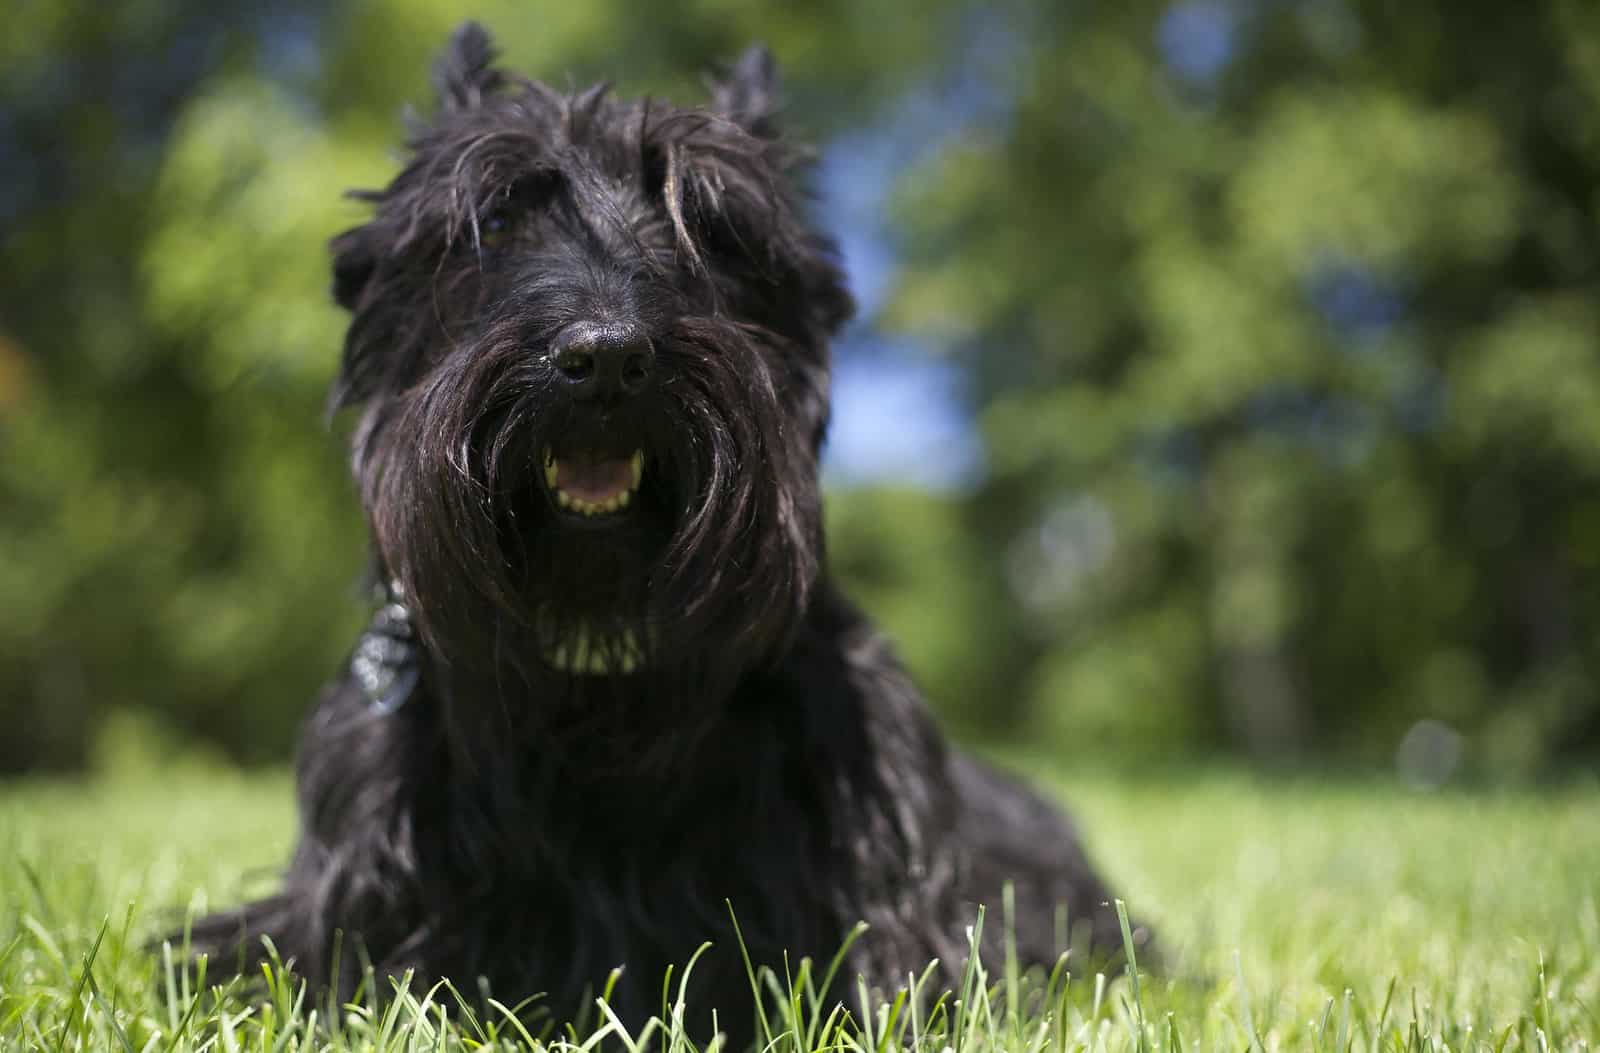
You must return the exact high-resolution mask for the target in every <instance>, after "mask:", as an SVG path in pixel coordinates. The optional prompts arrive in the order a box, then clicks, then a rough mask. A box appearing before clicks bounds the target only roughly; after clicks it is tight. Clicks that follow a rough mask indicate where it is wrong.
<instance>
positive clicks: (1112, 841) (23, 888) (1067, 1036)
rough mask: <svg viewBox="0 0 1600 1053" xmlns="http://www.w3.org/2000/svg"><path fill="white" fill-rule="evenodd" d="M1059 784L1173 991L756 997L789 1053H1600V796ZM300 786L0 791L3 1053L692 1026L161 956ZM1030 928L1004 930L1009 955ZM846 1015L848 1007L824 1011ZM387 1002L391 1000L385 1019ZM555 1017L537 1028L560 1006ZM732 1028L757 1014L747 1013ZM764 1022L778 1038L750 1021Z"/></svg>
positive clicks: (984, 989)
mask: <svg viewBox="0 0 1600 1053" xmlns="http://www.w3.org/2000/svg"><path fill="white" fill-rule="evenodd" d="M1039 777H1040V778H1041V780H1042V781H1045V782H1049V783H1053V784H1054V785H1055V786H1056V788H1058V789H1060V790H1062V791H1063V793H1064V795H1065V796H1066V797H1067V799H1068V800H1070V801H1071V802H1072V803H1073V804H1074V806H1075V808H1076V810H1077V813H1078V815H1079V817H1080V820H1081V822H1082V823H1083V825H1084V827H1085V833H1086V835H1087V837H1088V841H1089V844H1090V845H1091V847H1092V849H1093V850H1094V851H1095V853H1096V855H1097V856H1098V857H1099V858H1100V860H1101V861H1102V862H1103V863H1104V864H1105V865H1106V868H1107V870H1108V871H1109V872H1110V873H1111V874H1112V875H1113V877H1114V879H1115V880H1116V881H1117V882H1118V883H1119V884H1120V885H1121V887H1124V888H1126V889H1127V890H1128V891H1129V895H1130V902H1131V904H1132V909H1133V913H1134V914H1136V915H1138V916H1140V917H1141V918H1147V919H1149V920H1151V921H1152V922H1153V923H1154V924H1155V925H1156V928H1157V931H1158V934H1159V936H1160V939H1161V960H1160V962H1159V963H1158V965H1157V968H1155V969H1154V970H1151V969H1150V968H1148V966H1146V967H1145V968H1143V969H1141V970H1139V971H1137V972H1135V973H1134V974H1133V975H1119V976H1115V977H1107V976H1102V975H1089V976H1081V975H1077V974H1075V973H1074V972H1073V969H1072V964H1073V963H1071V962H1070V961H1069V962H1063V963H1061V964H1060V965H1058V967H1057V968H1056V969H1055V970H1054V971H1053V972H1052V973H1051V974H1050V975H1048V976H1044V975H1030V974H1027V973H1024V972H1022V971H1020V970H1019V969H1018V968H1017V966H1016V962H1015V960H1014V959H1013V958H1012V957H1011V956H1007V957H1006V958H1005V959H1004V960H1002V961H998V962H996V961H987V962H978V961H975V960H974V961H968V962H967V963H966V964H965V968H964V971H963V972H962V974H961V975H962V977H963V980H962V983H961V984H960V986H959V988H958V989H957V990H956V991H954V992H942V991H937V990H935V989H934V986H935V985H934V981H933V974H932V973H931V972H925V973H923V974H922V975H921V976H919V977H909V976H908V977H907V978H906V987H905V989H904V990H901V991H868V990H866V989H865V987H864V986H863V985H862V984H860V983H859V982H858V981H857V978H855V977H853V976H848V975H844V974H843V972H842V970H841V969H840V965H839V961H838V960H835V961H834V962H832V963H823V962H817V963H813V962H794V963H791V967H790V969H789V970H788V971H787V975H785V976H777V975H774V974H771V973H765V974H763V975H759V976H752V978H751V980H752V991H760V992H762V994H763V995H764V997H763V999H762V1002H761V1006H762V1009H761V1013H760V1016H759V1024H758V1034H760V1035H761V1036H762V1039H761V1045H762V1047H763V1048H765V1049H770V1050H773V1051H774V1053H800V1051H811V1050H824V1049H829V1050H855V1051H861V1053H866V1051H872V1053H887V1051H888V1050H890V1049H893V1048H915V1049H918V1050H926V1051H928V1053H944V1051H947V1050H948V1051H951V1053H967V1051H969V1050H980V1049H981V1050H992V1049H1002V1050H1006V1051H1008V1053H1068V1051H1091V1050H1093V1051H1101V1050H1105V1051H1117V1053H1120V1051H1124V1050H1126V1051H1131V1053H1182V1051H1184V1050H1190V1049H1216V1048H1222V1049H1229V1050H1233V1051H1240V1050H1248V1051H1249V1053H1276V1051H1278V1050H1289V1049H1306V1050H1311V1051H1314V1053H1352V1051H1371V1053H1377V1051H1391V1050H1392V1051H1396V1053H1401V1051H1407V1053H1408V1051H1411V1050H1428V1051H1444V1050H1486V1051H1498V1050H1502V1049H1515V1050H1523V1049H1525V1050H1536V1051H1539V1053H1544V1051H1546V1050H1555V1049H1561V1050H1567V1049H1572V1050H1576V1049H1591V1048H1593V1047H1594V1045H1595V1043H1596V1041H1597V1039H1600V1021H1597V1017H1596V1013H1597V1012H1600V912H1597V906H1596V904H1597V897H1600V836H1597V834H1600V789H1597V787H1596V786H1595V785H1594V784H1593V783H1590V784H1587V785H1583V786H1573V787H1568V788H1564V789H1561V790H1556V791H1547V792H1537V793H1536V792H1532V791H1517V792H1489V791H1475V792H1456V793H1444V794H1433V795H1425V794H1416V793H1412V792H1409V791H1406V790H1403V789H1401V788H1400V787H1398V786H1396V785H1393V784H1387V783H1361V782H1348V783H1333V784H1327V783H1313V782H1310V781H1296V780H1287V781H1279V782H1262V781H1259V780H1253V779H1249V778H1246V777H1244V776H1239V775H1233V774H1228V773H1211V774H1198V775H1196V774H1190V775H1187V776H1182V777H1179V776H1166V777H1160V778H1155V779H1153V780H1151V781H1147V782H1140V781H1134V780H1132V779H1126V778H1124V779H1110V778H1106V777H1101V776H1080V777H1072V778H1066V779H1054V780H1052V779H1049V778H1047V777H1046V776H1044V775H1042V774H1041V775H1040V776H1039ZM290 802H291V788H290V786H289V783H288V781H287V779H285V778H284V777H282V776H269V777H241V776H236V775H230V774H205V775H201V774H193V773H190V774H181V773H180V774H174V775H172V776H170V777H169V778H166V779H159V778H145V779H141V780H137V781H130V780H119V781H112V782H102V783H93V784H85V785H81V786H73V785H66V784H55V783H38V784H22V785H17V786H12V787H10V788H7V789H5V790H0V851H3V852H4V858H3V860H0V1046H4V1047H5V1048H8V1049H9V1048H25V1049H49V1050H58V1049H59V1050H121V1051H128V1050H137V1051H145V1050H152V1051H154V1050H260V1051H266V1050H333V1051H339V1050H356V1049H361V1050H402V1049H403V1050H420V1049H429V1050H432V1049H451V1050H456V1049H460V1050H476V1049H487V1048H494V1049H509V1048H543V1049H548V1050H563V1051H564V1050H595V1049H600V1048H604V1049H607V1050H623V1051H626V1053H643V1051H644V1050H646V1049H651V1050H671V1051H674V1053H689V1051H691V1050H705V1049H707V1048H708V1046H710V1045H712V1044H719V1045H720V1043H717V1042H716V1040H715V1039H714V1037H713V1036H710V1035H700V1034H692V1033H690V1031H689V1029H687V1028H686V1026H685V1020H686V1019H688V1017H687V1016H686V1014H685V1007H684V1002H683V991H684V989H685V988H684V984H685V981H686V977H687V976H688V975H689V972H690V970H692V969H693V963H692V962H691V963H685V967H684V968H683V969H680V970H678V972H677V974H676V975H670V976H668V977H665V978H663V984H662V1007H661V1012H660V1014H659V1016H658V1017H657V1018H656V1019H654V1020H652V1021H650V1022H649V1023H648V1024H647V1025H646V1026H644V1027H643V1028H640V1029H638V1030H637V1031H630V1030H629V1028H628V1027H626V1026H624V1023H623V1021H621V1020H619V1019H618V1018H617V1017H615V1016H614V1015H613V1014H612V1013H611V1011H610V1008H609V1006H608V1005H607V1003H606V1001H605V992H604V991H602V993H601V997H600V998H599V999H597V1001H596V1004H595V1006H594V1011H593V1013H592V1014H590V1015H589V1016H588V1018H587V1019H585V1020H582V1021H578V1022H574V1023H572V1024H570V1025H565V1024H559V1025H558V1023H557V1022H553V1021H550V1020H548V1019H545V1018H541V1017H539V1016H538V1015H537V1014H536V1013H533V1014H530V1013H527V1012H525V1011H524V1010H525V1009H526V1008H527V1006H526V1005H524V1006H507V1005H504V1004H502V1003H499V1002H495V1001H493V1000H488V1001H485V1000H484V999H483V998H482V997H481V996H480V995H479V993H478V991H477V988H476V986H475V984H473V983H471V982H470V981H466V982H462V981H463V978H457V980H458V983H457V984H455V985H452V984H439V985H435V986H433V987H431V988H428V989H421V988H419V987H418V986H417V985H415V984H414V983H413V981H412V980H411V979H410V978H409V977H399V978H388V977H378V976H373V975H371V974H370V973H369V974H367V975H366V976H365V979H364V981H363V983H362V984H361V986H360V990H359V992H358V994H357V996H356V997H355V998H354V999H353V1000H352V1001H351V1002H350V1003H349V1004H347V1005H343V1006H334V1005H330V1004H328V1003H327V1002H326V1000H324V999H322V998H320V997H319V996H317V995H316V994H315V993H313V992H308V991H306V990H305V989H304V988H303V987H302V986H301V985H300V984H298V983H297V981H296V980H295V978H294V976H293V974H292V972H291V971H289V970H287V969H285V968H284V967H283V966H282V964H281V963H277V962H276V961H275V962H274V963H273V964H271V965H270V966H268V967H267V968H265V969H264V970H263V971H262V975H261V976H260V977H259V978H253V979H255V980H257V981H258V982H256V983H254V984H253V985H252V986H249V987H248V988H247V987H246V985H244V984H241V983H240V982H239V981H225V982H219V981H218V979H217V977H216V974H215V970H212V971H211V975H206V973H205V971H204V970H200V973H199V975H192V974H191V973H190V972H189V971H187V970H184V969H182V968H179V967H178V964H177V963H179V962H181V961H182V960H183V953H182V947H181V945H180V946H177V947H170V946H169V947H166V948H163V949H162V950H161V951H160V952H159V953H151V952H150V951H148V950H146V941H147V940H148V939H149V938H150V937H151V936H152V935H154V934H158V933H160V932H162V931H167V930H169V929H170V928H172V927H178V926H181V922H182V918H183V916H184V911H185V910H186V909H187V910H191V911H192V910H198V909H199V908H200V907H201V906H202V905H204V904H208V903H209V904H210V905H213V906H215V905H218V904H221V903H224V902H230V901H233V900H235V899H237V898H239V897H241V896H242V895H244V894H245V893H246V892H247V891H259V890H260V889H261V888H262V887H266V886H269V885H270V884H271V882H272V880H273V878H272V874H273V870H274V868H275V867H277V866H278V865H280V864H281V862H282V860H283V859H284V858H285V856H286V853H287V851H288V848H289V845H290V841H291V837H292V829H293V822H292V812H291V805H290ZM1007 907H1008V905H1007V904H994V905H991V910H990V911H989V912H987V917H984V916H982V915H980V916H978V917H975V918H974V928H975V931H977V930H978V929H979V928H980V927H981V926H984V925H995V924H999V925H1005V924H1007V922H1006V918H1007V915H1008V910H1007ZM820 990H827V991H829V992H830V997H827V998H824V997H821V996H820V995H819V994H818V992H819V991H820ZM379 994H381V995H382V996H383V997H378V995H379ZM533 1004H536V1003H533ZM717 1008H718V1009H719V1010H720V1011H722V1013H723V1014H724V1016H725V1017H726V1015H727V1014H730V1013H736V1012H737V1013H744V1014H748V1013H749V1011H750V1007H749V1005H748V1004H747V1005H744V1006H733V1007H720V1006H719V1007H717ZM746 1018H748V1017H746Z"/></svg>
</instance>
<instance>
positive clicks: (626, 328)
mask: <svg viewBox="0 0 1600 1053" xmlns="http://www.w3.org/2000/svg"><path fill="white" fill-rule="evenodd" d="M550 350H551V354H552V357H553V359H554V362H555V367H556V373H557V374H558V375H559V376H560V377H561V379H562V380H564V381H565V382H566V383H567V384H568V385H570V388H571V391H572V393H573V395H574V396H576V397H577V398H580V399H597V400H603V401H613V402H614V401H617V400H619V399H624V398H632V397H634V396H635V395H638V394H639V393H640V392H642V391H644V389H645V388H647V387H649V386H650V379H651V377H652V376H653V375H654V374H655V369H656V353H655V350H654V349H653V348H652V347H651V346H650V341H649V339H648V338H647V337H646V336H645V335H644V333H643V331H641V330H640V329H639V327H638V326H634V325H626V324H610V325H602V324H599V323H596V322H577V323H574V324H573V325H569V326H567V328H565V329H563V330H562V331H561V333H560V335H558V336H557V337H556V339H555V342H554V344H552V345H551V349H550Z"/></svg>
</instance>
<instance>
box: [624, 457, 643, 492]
mask: <svg viewBox="0 0 1600 1053" xmlns="http://www.w3.org/2000/svg"><path fill="white" fill-rule="evenodd" d="M628 467H629V468H630V469H632V470H633V482H631V483H629V484H628V489H630V490H637V489H639V480H640V479H643V478H644V451H643V450H634V451H633V456H632V457H630V458H629V459H628Z"/></svg>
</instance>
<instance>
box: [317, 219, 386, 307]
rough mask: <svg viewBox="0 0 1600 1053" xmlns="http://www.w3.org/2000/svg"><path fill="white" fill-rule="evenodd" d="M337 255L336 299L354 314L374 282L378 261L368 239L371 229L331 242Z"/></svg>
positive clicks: (350, 232)
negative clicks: (369, 284)
mask: <svg viewBox="0 0 1600 1053" xmlns="http://www.w3.org/2000/svg"><path fill="white" fill-rule="evenodd" d="M328 248H329V249H331V250H332V252H333V299H334V302H335V303H337V304H338V305H339V306H340V307H343V308H344V309H345V310H347V311H354V310H355V309H356V305H357V304H359V303H360V302H361V294H362V293H363V292H365V291H366V288H367V283H368V282H370V281H371V280H372V272H373V271H374V270H376V269H377V264H378V259H377V256H376V255H375V254H374V253H373V251H372V246H371V244H370V243H369V242H368V239H367V228H365V227H354V228H352V229H350V230H347V231H345V232H344V233H343V234H340V235H339V236H338V237H336V238H334V239H333V240H332V241H331V242H329V243H328Z"/></svg>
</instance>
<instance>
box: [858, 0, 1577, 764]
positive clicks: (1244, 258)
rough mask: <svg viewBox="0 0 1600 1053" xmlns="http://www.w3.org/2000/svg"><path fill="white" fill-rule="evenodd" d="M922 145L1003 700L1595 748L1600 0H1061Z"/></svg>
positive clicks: (1165, 720) (939, 294)
mask: <svg viewBox="0 0 1600 1053" xmlns="http://www.w3.org/2000/svg"><path fill="white" fill-rule="evenodd" d="M1016 17H1017V18H1018V23H1017V28H1018V31H1017V32H1016V34H1015V36H1014V39H1015V41H1016V52H1015V68H1016V69H1017V71H1018V73H1017V77H1018V80H1019V84H1020V90H1019V91H1018V92H1017V94H1016V98H1015V105H1014V108H1013V109H1012V111H1011V112H1010V113H1009V114H1008V115H1007V118H1006V119H1005V120H1003V121H998V122H989V123H988V124H986V125H985V126H982V127H972V128H970V129H968V131H967V133H966V134H965V135H963V136H960V137H957V138H956V139H954V140H953V141H952V142H951V143H950V144H948V146H947V147H946V148H945V149H944V150H942V152H941V154H940V156H939V158H938V160H937V161H936V162H935V163H933V164H931V165H928V166H926V167H924V168H922V169H920V170H918V171H915V172H913V173H912V174H911V175H910V176H909V177H908V180H907V186H906V187H905V190H904V193H903V194H902V195H901V198H900V205H899V211H898V217H899V219H900V221H901V224H902V230H903V231H904V247H905V250H906V252H907V253H908V256H909V258H910V260H911V266H910V267H909V269H908V271H907V273H906V274H905V275H904V278H903V281H902V282H901V283H900V286H899V289H898V293H897V296H896V298H895V301H894V303H893V305H892V307H891V309H890V311H889V316H890V318H891V319H892V320H893V321H894V322H895V323H896V324H897V325H898V326H900V327H903V328H904V329H907V330H910V331H913V332H916V333H920V334H922V335H924V336H925V337H927V338H929V339H931V340H934V341H937V342H938V343H940V344H942V345H944V346H948V347H950V348H953V349H956V351H957V352H958V353H960V354H962V355H965V356H966V360H967V361H968V362H969V363H970V365H971V368H972V369H973V370H974V371H975V373H976V375H977V377H978V383H979V390H980V393H981V398H982V401H983V404H984V410H983V414H982V419H981V425H982V429H983V432H984V436H985V439H986V441H987V445H988V450H989V455H990V462H991V463H990V474H989V476H988V479H987V481H986V483H985V485H984V488H983V491H982V492H981V493H980V494H979V495H978V496H977V497H976V498H975V499H974V500H973V501H971V502H970V503H969V505H968V509H969V514H970V522H969V526H970V529H971V530H972V531H973V532H975V533H976V534H977V535H978V536H981V537H984V538H987V539H992V540H993V541H994V543H995V544H996V546H997V547H999V548H1000V549H1001V550H1002V551H1003V552H1004V554H1005V556H1004V558H1005V562H1006V573H1007V574H1008V575H1009V578H1010V581H1011V586H1012V594H1013V596H1014V597H1015V601H1016V604H1017V606H1018V609H1019V610H1020V611H1021V612H1022V614H1023V618H1024V623H1025V626H1026V628H1027V631H1028V634H1029V638H1030V640H1031V657H1030V659H1029V660H1027V661H1023V662H1019V663H1016V664H1014V665H1012V666H1010V667H1009V668H1010V669H1012V670H1013V671H1014V680H1013V684H1014V690H1012V691H998V692H997V693H998V694H999V695H1000V697H1015V698H1017V699H1020V700H1022V701H1023V705H1022V706H1021V707H1019V708H1018V709H1017V710H1016V711H1014V712H1013V713H1012V714H1011V716H1012V719H1013V724H1012V726H1013V727H1022V728H1031V729H1033V730H1035V731H1042V732H1049V733H1054V734H1058V735H1070V736H1073V737H1074V738H1075V739H1078V740H1081V739H1082V738H1084V737H1093V738H1094V739H1095V741H1107V740H1108V739H1111V740H1119V739H1120V740H1121V741H1123V742H1125V743H1127V744H1130V745H1136V746H1141V747H1144V748H1152V749H1164V748H1167V747H1170V746H1173V745H1179V744H1194V743H1199V744H1205V743H1211V744H1230V745H1233V746H1236V747H1238V748H1240V749H1242V750H1247V751H1249V752H1251V753H1252V754H1255V755H1256V756H1259V757H1264V758H1275V759H1284V760H1291V759H1293V758H1295V757H1298V756H1301V755H1303V754H1305V753H1306V752H1307V751H1309V750H1310V749H1311V748H1313V747H1317V748H1319V749H1324V750H1344V751H1353V752H1355V753H1357V754H1362V755H1366V756H1368V757H1380V758H1387V757H1388V756H1390V755H1392V751H1393V750H1394V748H1395V743H1396V742H1397V741H1398V740H1399V739H1400V738H1401V736H1402V735H1403V734H1404V733H1405V731H1406V730H1407V729H1408V728H1409V727H1411V726H1412V725H1413V724H1415V723H1416V722H1417V721H1419V720H1422V719H1423V718H1434V719H1437V720H1438V721H1441V722H1443V723H1444V724H1446V725H1448V726H1451V727H1454V728H1456V729H1458V730H1460V731H1463V732H1466V733H1469V734H1470V735H1471V736H1473V737H1474V740H1475V742H1476V744H1477V745H1478V747H1479V751H1478V753H1477V757H1478V759H1479V761H1480V762H1481V763H1483V764H1485V765H1488V766H1491V767H1494V766H1498V767H1507V768H1520V767H1527V766H1530V765H1532V764H1533V763H1536V762H1537V761H1539V760H1540V759H1542V758H1545V757H1547V756H1549V755H1551V754H1553V753H1556V752H1558V751H1559V750H1561V749H1563V748H1568V747H1571V748H1586V749H1591V750H1592V749H1593V748H1595V747H1596V746H1597V745H1600V707H1597V701H1596V692H1597V687H1600V685H1597V683H1596V681H1595V669H1596V668H1597V666H1596V659H1597V658H1600V655H1597V654H1596V647H1597V644H1600V548H1597V541H1600V534H1597V530H1600V498H1597V496H1596V495H1597V494H1600V488H1597V484H1600V356H1597V355H1596V353H1595V351H1596V338H1597V335H1600V328H1597V324H1596V323H1597V322H1600V317H1597V314H1600V306H1597V302H1596V300H1595V297H1594V289H1595V286H1594V282H1595V279H1596V277H1597V271H1600V222H1597V220H1600V215H1597V209H1600V196H1597V191H1596V188H1597V187H1600V9H1597V8H1596V7H1595V6H1594V5H1592V4H1588V3H1581V2H1577V0H1549V2H1539V3H1530V4H1523V5H1518V6H1516V7H1515V8H1514V9H1513V8H1510V7H1506V8H1492V7H1483V6H1481V5H1461V4H1451V3H1445V2H1442V0H1441V2H1419V3H1411V4H1392V3H1382V2H1377V0H1372V2H1366V0H1302V2H1294V3H1273V4H1259V3H1225V2H1222V0H1183V2H1179V3H1155V2H1148V0H1147V2H1136V3H1127V4H1115V5H1113V4H1072V5H1069V4H1051V3H1044V2H1042V0H1041V2H1040V3H1037V4H1034V5H1031V6H1030V7H1029V9H1027V10H1026V11H1023V12H1020V13H1018V14H1017V16H1016Z"/></svg>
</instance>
